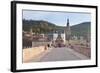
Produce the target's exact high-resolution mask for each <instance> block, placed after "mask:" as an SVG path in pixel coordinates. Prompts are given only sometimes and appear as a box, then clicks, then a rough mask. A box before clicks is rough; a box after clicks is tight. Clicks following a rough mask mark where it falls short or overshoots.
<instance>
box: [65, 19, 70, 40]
mask: <svg viewBox="0 0 100 73" xmlns="http://www.w3.org/2000/svg"><path fill="white" fill-rule="evenodd" d="M65 34H66V40H67V41H69V40H70V38H71V29H70V25H69V19H67V25H66V29H65Z"/></svg>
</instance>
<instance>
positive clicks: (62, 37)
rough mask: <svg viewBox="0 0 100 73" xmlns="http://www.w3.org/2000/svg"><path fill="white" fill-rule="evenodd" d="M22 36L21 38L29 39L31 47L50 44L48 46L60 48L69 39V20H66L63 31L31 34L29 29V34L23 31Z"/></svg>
mask: <svg viewBox="0 0 100 73" xmlns="http://www.w3.org/2000/svg"><path fill="white" fill-rule="evenodd" d="M23 34H24V35H23V38H24V37H26V38H28V37H31V41H30V42H31V43H32V45H31V46H35V45H43V44H50V45H51V44H53V45H56V46H62V45H65V44H66V40H67V41H69V40H70V39H71V29H70V25H69V19H67V25H66V28H65V29H57V30H56V31H54V32H50V33H47V34H44V33H41V34H33V31H32V29H30V32H25V31H24V32H23ZM24 43H25V41H24ZM28 43H29V42H28ZM23 46H25V45H23ZM29 46H30V45H29Z"/></svg>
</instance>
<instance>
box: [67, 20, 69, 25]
mask: <svg viewBox="0 0 100 73" xmlns="http://www.w3.org/2000/svg"><path fill="white" fill-rule="evenodd" d="M67 27H69V19H67Z"/></svg>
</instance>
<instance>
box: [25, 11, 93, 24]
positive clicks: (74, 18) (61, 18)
mask: <svg viewBox="0 0 100 73" xmlns="http://www.w3.org/2000/svg"><path fill="white" fill-rule="evenodd" d="M23 19H26V20H44V21H48V22H51V23H54V24H56V25H58V26H66V23H67V19H69V23H70V26H72V25H76V24H79V23H82V22H90V21H91V14H90V13H79V12H77V13H76V12H54V11H34V10H23Z"/></svg>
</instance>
